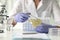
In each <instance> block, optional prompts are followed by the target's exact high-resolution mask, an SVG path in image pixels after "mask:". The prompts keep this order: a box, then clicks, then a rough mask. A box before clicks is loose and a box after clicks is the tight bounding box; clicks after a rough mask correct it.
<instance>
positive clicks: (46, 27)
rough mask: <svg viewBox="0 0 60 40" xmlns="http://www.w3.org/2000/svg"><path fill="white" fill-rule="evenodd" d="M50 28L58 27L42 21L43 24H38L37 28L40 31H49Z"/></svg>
mask: <svg viewBox="0 0 60 40" xmlns="http://www.w3.org/2000/svg"><path fill="white" fill-rule="evenodd" d="M49 28H56V26H52V25H48V24H44V23H42V24H41V25H39V26H37V27H36V29H35V30H36V31H37V32H38V33H48V31H49Z"/></svg>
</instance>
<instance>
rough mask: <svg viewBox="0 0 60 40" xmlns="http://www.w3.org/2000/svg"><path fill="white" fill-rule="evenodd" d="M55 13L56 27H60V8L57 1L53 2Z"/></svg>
mask: <svg viewBox="0 0 60 40" xmlns="http://www.w3.org/2000/svg"><path fill="white" fill-rule="evenodd" d="M53 13H54V20H55V25H60V7H59V5H58V2H57V1H56V0H54V1H53Z"/></svg>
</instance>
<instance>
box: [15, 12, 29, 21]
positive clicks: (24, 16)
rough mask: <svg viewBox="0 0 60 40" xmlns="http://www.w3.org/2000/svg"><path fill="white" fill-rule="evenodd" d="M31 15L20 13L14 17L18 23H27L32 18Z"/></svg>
mask: <svg viewBox="0 0 60 40" xmlns="http://www.w3.org/2000/svg"><path fill="white" fill-rule="evenodd" d="M29 15H30V13H18V14H17V15H15V16H14V20H15V21H16V22H25V21H26V20H28V18H29V17H30V16H29Z"/></svg>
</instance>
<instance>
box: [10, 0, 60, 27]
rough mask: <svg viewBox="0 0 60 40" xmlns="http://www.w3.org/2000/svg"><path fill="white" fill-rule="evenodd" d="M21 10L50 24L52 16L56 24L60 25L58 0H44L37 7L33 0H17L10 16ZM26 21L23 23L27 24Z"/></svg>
mask: <svg viewBox="0 0 60 40" xmlns="http://www.w3.org/2000/svg"><path fill="white" fill-rule="evenodd" d="M20 12H30V13H31V15H33V16H35V17H38V18H41V19H42V22H44V23H48V24H50V18H51V17H52V19H53V21H54V25H55V24H56V25H60V23H59V22H60V8H59V5H58V4H57V1H56V0H42V1H41V2H40V3H39V5H38V7H37V9H36V7H35V4H34V2H33V0H17V1H16V3H15V5H14V6H13V9H12V11H11V12H10V14H9V16H10V17H12V16H14V15H16V14H17V13H20ZM31 18H34V17H31ZM46 18H48V20H47V19H46ZM26 23H27V22H26ZM26 23H25V24H23V25H25V26H26V25H27V24H26Z"/></svg>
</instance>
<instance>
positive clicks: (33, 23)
mask: <svg viewBox="0 0 60 40" xmlns="http://www.w3.org/2000/svg"><path fill="white" fill-rule="evenodd" d="M29 21H30V22H31V23H32V25H33V27H36V26H38V25H40V24H41V22H42V21H41V20H40V19H30V20H29Z"/></svg>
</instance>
